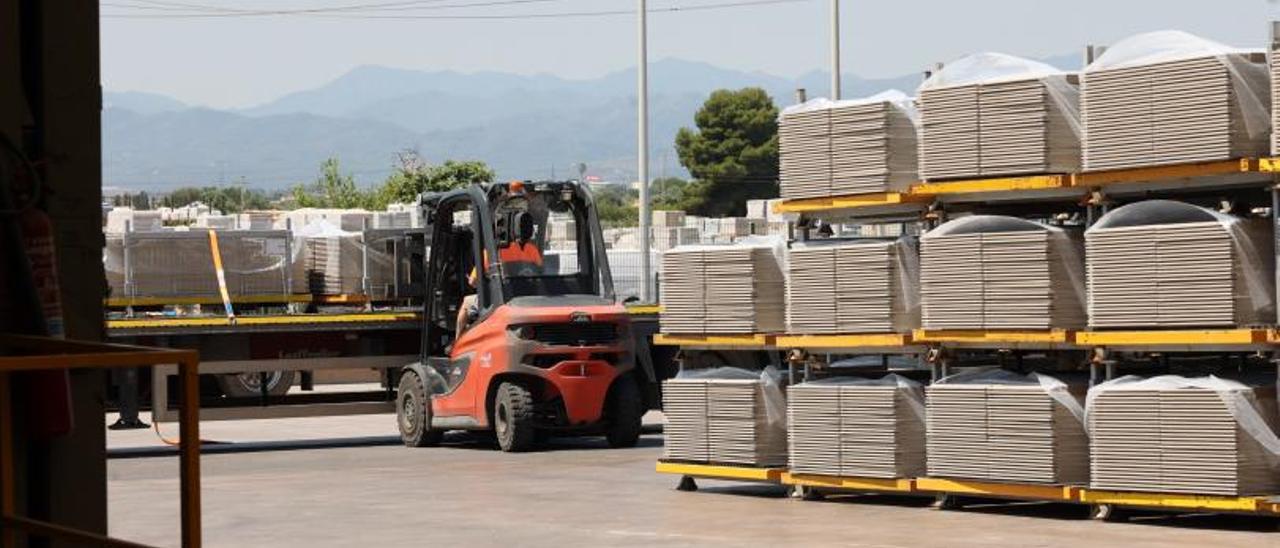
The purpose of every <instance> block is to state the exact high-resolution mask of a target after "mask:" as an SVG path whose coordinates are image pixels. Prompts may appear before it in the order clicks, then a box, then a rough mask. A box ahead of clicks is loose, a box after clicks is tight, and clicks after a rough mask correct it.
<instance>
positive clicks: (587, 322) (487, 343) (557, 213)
mask: <svg viewBox="0 0 1280 548" xmlns="http://www.w3.org/2000/svg"><path fill="white" fill-rule="evenodd" d="M420 202H421V203H420V205H421V208H422V214H423V217H422V218H423V221H424V223H425V225H426V227H427V235H428V238H429V239H428V242H429V247H428V250H427V252H426V254H425V263H426V273H425V274H426V275H425V280H424V281H425V284H426V292H425V293H424V295H425V298H424V305H423V306H424V310H423V312H424V314H423V330H422V356H421V359H420V360H419V361H418V362H416V363H413V364H411V365H408V366H405V367H404V368H403V369H402V370H401V371H400V379H399V383H398V390H397V396H396V418H397V422H398V424H399V429H400V436H401V439H402V440H403V442H404V444H405V445H407V446H410V447H428V446H433V445H436V444H439V443H440V441H441V439H442V437H443V435H444V433H445V432H446V431H449V430H471V431H492V432H493V433H494V434H495V436H496V438H497V442H498V446H499V447H500V448H501V449H502V450H503V451H507V452H519V451H527V450H530V449H533V448H534V447H535V446H536V445H537V444H538V443H539V442H540V441H542V440H545V439H546V438H548V437H550V436H553V435H603V436H604V437H605V439H607V440H608V444H609V446H611V447H632V446H634V445H635V444H636V442H637V440H638V439H639V436H640V430H641V417H642V416H643V414H644V412H645V407H646V406H645V405H644V402H643V399H642V396H641V392H640V387H639V385H638V383H637V379H636V375H634V374H633V371H634V370H635V361H636V358H635V350H634V343H633V340H632V333H631V329H632V326H631V321H630V318H629V316H628V314H627V311H626V308H625V307H624V306H623V305H622V304H621V303H619V302H617V299H616V297H615V295H614V289H613V279H612V277H611V275H610V272H609V263H608V258H607V256H606V254H605V246H604V242H603V240H602V237H601V233H600V221H599V219H598V217H597V213H596V209H595V206H594V204H593V202H592V199H591V193H590V191H589V190H588V188H587V187H586V186H585V185H583V184H581V183H579V182H577V181H557V182H550V181H548V182H532V181H516V182H510V183H487V184H474V185H471V186H469V187H467V188H462V189H457V190H453V191H449V192H445V193H431V194H427V195H424V196H423V197H422V199H421V200H420ZM553 218H555V219H562V220H563V221H562V222H567V223H568V225H567V226H570V227H572V234H573V239H574V240H575V241H576V246H573V247H574V249H566V250H554V251H552V250H549V249H548V247H549V245H548V243H549V242H548V232H549V230H548V229H549V226H550V222H551V220H552V219H553Z"/></svg>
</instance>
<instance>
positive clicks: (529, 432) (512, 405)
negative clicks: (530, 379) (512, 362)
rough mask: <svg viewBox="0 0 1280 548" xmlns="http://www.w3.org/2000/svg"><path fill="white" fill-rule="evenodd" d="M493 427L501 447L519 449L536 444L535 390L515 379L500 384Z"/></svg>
mask: <svg viewBox="0 0 1280 548" xmlns="http://www.w3.org/2000/svg"><path fill="white" fill-rule="evenodd" d="M493 430H494V434H495V435H497V437H498V447H499V448H501V449H502V450H503V451H505V452H508V453H520V452H523V451H528V450H529V449H530V448H532V447H533V444H534V441H535V436H536V429H535V428H534V427H533V394H532V393H530V392H529V389H528V388H525V387H523V386H520V385H519V384H516V383H512V382H504V383H502V385H500V386H498V397H496V398H494V399H493Z"/></svg>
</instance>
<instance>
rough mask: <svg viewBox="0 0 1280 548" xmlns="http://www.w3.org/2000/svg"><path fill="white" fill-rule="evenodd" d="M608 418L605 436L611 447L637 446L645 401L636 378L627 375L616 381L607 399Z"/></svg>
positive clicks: (606, 410)
mask: <svg viewBox="0 0 1280 548" xmlns="http://www.w3.org/2000/svg"><path fill="white" fill-rule="evenodd" d="M606 405H607V407H606V408H605V412H606V417H605V418H606V419H607V420H608V421H609V426H608V430H606V431H605V438H606V439H607V440H608V441H609V447H613V448H621V447H635V446H636V442H638V441H639V440H640V430H641V428H642V424H641V422H642V420H643V418H644V402H643V401H642V400H641V399H640V388H639V387H637V386H636V381H635V378H633V377H632V376H631V375H625V376H623V377H621V378H619V379H618V380H616V381H614V383H613V387H612V388H611V389H610V390H609V397H608V399H607V400H606Z"/></svg>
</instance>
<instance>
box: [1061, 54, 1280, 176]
mask: <svg viewBox="0 0 1280 548" xmlns="http://www.w3.org/2000/svg"><path fill="white" fill-rule="evenodd" d="M1269 79H1270V78H1269V73H1268V70H1267V67H1266V59H1265V55H1264V54H1262V53H1261V52H1248V51H1244V50H1232V49H1231V48H1228V47H1226V46H1222V45H1221V44H1215V43H1213V42H1209V41H1207V40H1203V39H1201V38H1198V37H1195V36H1192V35H1189V34H1186V33H1182V32H1177V31H1162V32H1154V33H1149V34H1143V35H1138V36H1134V37H1131V38H1129V39H1127V40H1124V41H1122V42H1120V43H1118V44H1116V45H1115V46H1113V47H1112V48H1110V49H1109V50H1108V51H1107V52H1106V53H1105V54H1103V55H1102V56H1101V57H1099V58H1098V60H1097V61H1095V62H1094V63H1092V64H1090V65H1089V67H1088V68H1086V69H1085V73H1084V78H1083V86H1082V94H1081V110H1082V119H1083V125H1084V167H1085V169H1086V170H1090V171H1096V170H1108V169H1123V168H1134V167H1143V166H1155V165H1167V164H1181V163H1190V162H1208V161H1216V160H1230V159H1233V158H1241V157H1247V156H1258V155H1263V154H1266V153H1267V150H1268V149H1269V148H1270V143H1269V142H1268V138H1267V127H1268V125H1269V123H1270V121H1269V119H1268V118H1269V116H1268V112H1269V110H1270V103H1271V90H1270V82H1269Z"/></svg>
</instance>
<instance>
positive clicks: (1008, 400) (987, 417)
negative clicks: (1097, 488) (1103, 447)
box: [926, 369, 1089, 484]
mask: <svg viewBox="0 0 1280 548" xmlns="http://www.w3.org/2000/svg"><path fill="white" fill-rule="evenodd" d="M1084 392H1085V390H1084V384H1083V383H1082V382H1081V383H1072V384H1068V383H1066V382H1064V381H1062V380H1060V379H1059V378H1055V377H1050V376H1047V375H1043V374H1039V373H1032V374H1031V375H1020V374H1017V373H1013V372H1010V371H1004V370H999V369H995V370H979V371H973V372H965V373H960V374H957V375H952V376H950V377H946V378H944V379H941V380H939V381H938V382H936V383H934V384H933V385H931V386H929V388H928V389H927V396H926V397H927V401H928V403H927V407H928V415H929V418H928V433H927V443H928V469H929V475H930V476H937V477H952V478H963V479H974V480H982V481H1008V482H1025V483H1040V484H1078V483H1084V482H1086V481H1087V480H1088V478H1089V458H1088V451H1089V449H1088V445H1089V441H1088V437H1087V435H1086V433H1085V429H1084V409H1083V407H1082V406H1081V397H1082V396H1083V395H1084Z"/></svg>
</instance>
